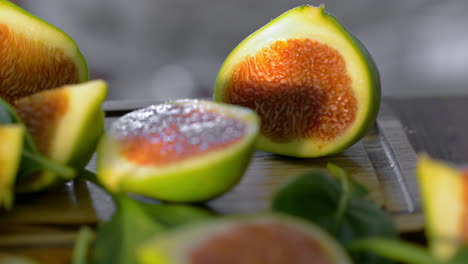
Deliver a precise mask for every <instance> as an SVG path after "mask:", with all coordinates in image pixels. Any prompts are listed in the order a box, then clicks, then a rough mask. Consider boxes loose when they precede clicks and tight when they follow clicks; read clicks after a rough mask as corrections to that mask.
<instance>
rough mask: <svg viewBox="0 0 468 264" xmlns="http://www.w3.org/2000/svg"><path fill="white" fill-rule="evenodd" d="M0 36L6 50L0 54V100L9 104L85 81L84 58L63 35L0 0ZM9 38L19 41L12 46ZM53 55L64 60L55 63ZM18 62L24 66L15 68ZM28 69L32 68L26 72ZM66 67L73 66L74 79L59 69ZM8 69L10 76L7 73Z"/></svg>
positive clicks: (86, 73) (71, 40)
mask: <svg viewBox="0 0 468 264" xmlns="http://www.w3.org/2000/svg"><path fill="white" fill-rule="evenodd" d="M13 34H15V35H14V36H13V37H12V35H13ZM0 35H2V38H0V46H2V45H3V46H4V47H3V49H6V53H5V54H2V53H1V52H0V54H2V56H1V57H0V78H2V81H3V85H4V86H3V87H2V86H0V97H2V98H4V99H5V100H7V101H8V102H9V103H12V102H13V101H14V100H16V99H19V98H21V97H25V96H29V95H31V94H34V93H36V92H40V91H42V90H48V89H53V88H56V87H58V86H62V85H68V84H73V83H80V82H85V81H88V80H89V69H88V64H87V62H86V59H85V58H84V56H83V54H82V53H81V51H80V49H79V48H78V46H77V44H76V43H75V42H74V40H73V39H72V38H71V37H70V36H69V35H68V34H67V33H65V32H64V31H62V30H61V29H59V28H57V27H56V26H54V25H52V24H50V23H48V22H46V21H44V20H42V19H40V18H38V17H36V16H35V15H33V14H31V13H29V12H27V11H26V10H24V9H22V8H21V7H19V6H17V5H15V4H14V3H12V2H10V1H7V0H0ZM12 38H21V41H18V42H17V43H16V44H14V45H13V46H12V44H11V43H9V42H8V41H9V40H11V39H12ZM4 41H5V43H2V42H4ZM22 43H24V44H22ZM5 45H6V46H5ZM20 45H24V46H20ZM27 48H29V49H27ZM34 49H47V50H48V52H45V53H44V54H42V53H41V54H42V55H38V54H35V53H34V52H35V51H34ZM11 51H14V52H11ZM30 52H33V53H30ZM56 55H60V56H61V58H63V59H65V60H66V61H63V60H62V61H61V60H57V57H54V56H56ZM38 56H44V57H41V58H38ZM19 61H22V62H23V63H25V64H24V65H16V64H17V63H19ZM11 63H12V64H13V65H10V64H11ZM65 63H66V64H65ZM2 65H4V67H5V68H4V67H2ZM28 67H33V68H32V69H31V70H28V69H29V68H28ZM70 67H74V72H73V73H74V74H76V78H71V79H66V78H65V77H64V76H63V75H62V74H63V73H64V72H63V71H61V70H60V69H63V68H67V69H68V68H70ZM46 68H50V69H46ZM12 69H13V73H14V74H11V71H12ZM15 70H17V71H18V72H14V71H15ZM49 70H50V71H49ZM2 71H6V72H9V74H3V72H2ZM18 76H26V77H25V78H23V79H21V78H19V77H18Z"/></svg>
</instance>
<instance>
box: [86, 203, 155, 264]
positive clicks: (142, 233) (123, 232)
mask: <svg viewBox="0 0 468 264" xmlns="http://www.w3.org/2000/svg"><path fill="white" fill-rule="evenodd" d="M115 198H116V199H115V202H116V203H117V210H116V212H115V214H114V215H113V216H112V218H111V220H110V221H108V222H105V223H103V224H101V225H100V226H99V229H98V232H97V238H96V245H95V250H94V256H95V261H96V263H102V264H105V263H114V264H119V263H120V264H124V263H127V264H131V263H137V259H136V255H135V248H136V247H137V245H139V244H140V243H141V242H143V241H144V240H145V239H147V238H148V237H150V236H151V235H154V234H155V233H158V232H161V231H163V230H164V227H163V226H162V225H161V224H159V223H158V222H157V221H154V220H153V219H152V218H151V217H150V216H149V215H148V214H147V213H146V212H145V210H144V209H143V208H142V207H141V206H140V205H139V203H138V202H136V201H134V200H132V199H131V198H129V197H126V196H117V197H115Z"/></svg>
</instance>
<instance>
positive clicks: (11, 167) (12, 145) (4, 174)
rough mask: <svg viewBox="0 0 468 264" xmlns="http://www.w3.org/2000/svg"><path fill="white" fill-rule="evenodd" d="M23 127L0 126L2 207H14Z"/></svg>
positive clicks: (0, 199) (0, 198)
mask: <svg viewBox="0 0 468 264" xmlns="http://www.w3.org/2000/svg"><path fill="white" fill-rule="evenodd" d="M23 133H24V127H23V126H22V125H0V207H2V206H3V207H4V208H5V209H6V210H9V209H11V207H12V205H13V193H14V191H13V188H14V183H15V177H16V174H17V171H18V168H19V164H20V161H21V152H22V151H23Z"/></svg>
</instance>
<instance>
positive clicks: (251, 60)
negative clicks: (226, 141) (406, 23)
mask: <svg viewBox="0 0 468 264" xmlns="http://www.w3.org/2000/svg"><path fill="white" fill-rule="evenodd" d="M379 78H380V77H379V73H378V71H377V68H376V65H375V63H374V61H373V59H372V58H371V56H370V54H369V53H368V51H367V50H366V48H365V47H364V45H363V44H362V43H361V42H360V41H359V40H358V39H357V38H356V37H355V36H353V35H352V34H351V33H350V32H349V31H348V30H347V29H346V28H345V27H344V26H343V25H342V24H341V23H340V22H339V21H338V20H337V19H336V18H335V17H333V16H332V15H330V14H328V13H326V12H325V10H324V6H320V7H313V6H300V7H297V8H294V9H291V10H289V11H287V12H286V13H284V14H282V15H281V16H279V17H278V18H276V19H274V20H272V21H271V22H270V23H268V24H267V25H265V26H264V27H262V28H261V29H259V30H257V31H256V32H255V33H253V34H252V35H250V36H249V37H247V38H246V39H245V40H243V41H242V42H241V43H240V44H239V45H238V46H237V47H236V48H235V49H234V50H233V51H232V52H231V53H230V54H229V56H228V57H227V58H226V60H225V61H224V64H223V65H222V67H221V69H220V70H219V73H218V77H217V79H216V85H215V92H214V100H215V101H219V102H225V103H230V104H236V105H240V106H244V107H248V108H251V109H253V110H255V111H256V112H257V113H258V114H259V116H260V118H261V129H260V137H259V140H258V143H257V147H258V148H259V149H261V150H264V151H268V152H272V153H277V154H282V155H288V156H295V157H320V156H324V155H329V154H333V153H337V152H340V151H342V150H344V149H345V148H347V147H349V146H351V145H352V144H354V143H355V142H356V141H358V140H359V139H360V138H362V136H364V134H365V132H366V131H367V129H368V128H369V127H370V125H371V124H372V123H373V122H374V120H375V118H376V116H377V112H378V109H379V105H380V79H379Z"/></svg>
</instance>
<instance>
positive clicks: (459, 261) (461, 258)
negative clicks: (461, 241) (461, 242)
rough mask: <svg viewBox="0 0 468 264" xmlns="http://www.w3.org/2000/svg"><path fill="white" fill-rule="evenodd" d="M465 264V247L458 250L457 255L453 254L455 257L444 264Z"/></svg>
mask: <svg viewBox="0 0 468 264" xmlns="http://www.w3.org/2000/svg"><path fill="white" fill-rule="evenodd" d="M466 263H468V247H467V245H465V246H463V247H461V248H460V249H458V251H457V254H455V256H454V257H453V258H452V259H451V260H450V261H448V262H447V263H444V264H466Z"/></svg>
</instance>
